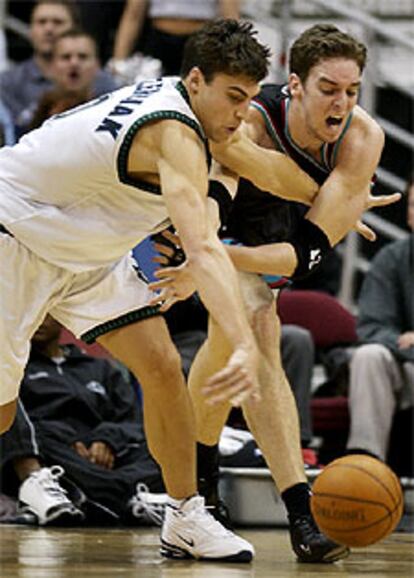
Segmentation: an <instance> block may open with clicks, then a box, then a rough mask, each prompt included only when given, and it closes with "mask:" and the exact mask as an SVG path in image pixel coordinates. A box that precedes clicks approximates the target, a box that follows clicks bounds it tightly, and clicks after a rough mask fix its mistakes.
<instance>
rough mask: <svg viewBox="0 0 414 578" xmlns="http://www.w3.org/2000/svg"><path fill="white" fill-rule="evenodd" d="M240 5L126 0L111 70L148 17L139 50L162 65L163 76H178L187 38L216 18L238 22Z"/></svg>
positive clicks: (228, 0) (212, 0) (217, 0)
mask: <svg viewBox="0 0 414 578" xmlns="http://www.w3.org/2000/svg"><path fill="white" fill-rule="evenodd" d="M239 4H240V2H239V0H174V1H171V0H168V1H167V0H127V1H126V3H125V9H124V11H123V14H122V16H121V20H120V22H119V26H118V30H117V32H116V36H115V42H114V53H113V58H112V61H111V67H112V69H113V70H114V71H115V72H117V70H120V69H122V68H123V61H124V60H125V59H126V58H127V57H128V56H131V54H132V52H133V51H134V49H135V46H136V44H137V42H138V40H139V38H140V35H141V33H142V31H143V27H144V22H145V18H146V16H148V18H149V30H148V32H147V35H146V38H145V39H144V40H143V42H142V51H143V52H144V54H147V55H149V56H152V57H154V58H157V59H158V60H160V61H161V62H162V65H163V74H164V75H176V74H179V72H180V68H181V60H182V56H183V50H184V45H185V43H186V41H187V38H188V37H189V35H190V34H192V33H193V32H195V31H196V30H198V29H199V28H201V27H202V26H203V24H204V23H205V22H207V21H208V20H212V19H214V18H216V17H222V18H235V19H238V18H239V14H240V11H239Z"/></svg>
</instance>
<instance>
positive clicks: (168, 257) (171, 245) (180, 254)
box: [151, 227, 185, 267]
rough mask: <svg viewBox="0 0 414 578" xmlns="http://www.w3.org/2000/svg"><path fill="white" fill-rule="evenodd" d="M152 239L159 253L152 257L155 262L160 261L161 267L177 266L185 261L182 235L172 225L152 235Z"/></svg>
mask: <svg viewBox="0 0 414 578" xmlns="http://www.w3.org/2000/svg"><path fill="white" fill-rule="evenodd" d="M151 240H152V242H153V244H154V249H155V250H156V251H157V253H158V254H157V255H156V256H155V257H153V259H152V261H153V262H154V263H158V264H159V265H161V267H177V266H178V265H181V264H182V263H183V262H184V261H185V253H184V251H183V249H182V245H181V241H180V237H179V236H178V235H177V233H176V232H175V231H174V230H173V229H172V228H171V227H170V228H168V229H165V230H164V231H161V233H157V234H156V235H152V237H151Z"/></svg>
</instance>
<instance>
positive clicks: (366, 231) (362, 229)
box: [354, 220, 377, 241]
mask: <svg viewBox="0 0 414 578" xmlns="http://www.w3.org/2000/svg"><path fill="white" fill-rule="evenodd" d="M354 230H355V231H356V232H357V233H359V234H360V235H361V237H364V239H366V240H367V241H376V239H377V234H376V233H375V231H374V230H373V229H371V227H368V225H367V224H365V223H363V222H362V221H361V220H358V221H357V223H356V225H355V227H354Z"/></svg>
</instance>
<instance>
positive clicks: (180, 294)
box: [149, 262, 196, 312]
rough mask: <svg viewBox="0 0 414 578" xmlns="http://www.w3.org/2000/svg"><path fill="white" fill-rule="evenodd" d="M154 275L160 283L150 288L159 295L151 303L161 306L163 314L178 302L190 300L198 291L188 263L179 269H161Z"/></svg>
mask: <svg viewBox="0 0 414 578" xmlns="http://www.w3.org/2000/svg"><path fill="white" fill-rule="evenodd" d="M154 275H155V276H156V277H157V279H159V281H154V282H152V283H150V285H149V287H150V289H152V290H153V291H159V293H158V295H156V296H155V297H154V298H153V299H152V300H151V301H150V305H161V307H160V311H162V312H164V311H167V310H168V309H169V308H170V307H171V306H172V305H174V303H177V301H184V300H185V299H188V297H190V296H191V295H192V294H193V293H194V292H195V291H196V286H195V284H194V281H193V277H192V276H191V274H190V272H189V270H188V265H187V262H184V263H183V264H182V265H180V266H179V267H165V268H163V269H159V270H158V271H155V273H154Z"/></svg>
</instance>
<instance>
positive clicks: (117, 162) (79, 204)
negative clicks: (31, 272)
mask: <svg viewBox="0 0 414 578" xmlns="http://www.w3.org/2000/svg"><path fill="white" fill-rule="evenodd" d="M158 119H159V120H162V119H176V120H179V121H181V122H184V123H186V124H187V125H189V126H190V127H192V128H193V129H194V130H195V131H196V132H197V133H198V134H199V135H200V138H203V132H202V128H201V125H200V123H199V122H198V120H197V118H196V117H195V115H194V113H193V112H192V110H191V108H190V106H189V104H188V102H187V100H186V94H185V89H184V87H183V85H182V84H181V83H180V82H179V79H178V78H172V77H171V78H164V79H158V80H151V81H144V82H141V83H139V84H138V85H136V86H128V87H125V88H121V89H120V90H117V91H115V92H112V93H110V94H107V95H104V96H102V97H100V98H98V99H96V100H94V101H91V102H89V103H86V104H84V105H82V106H79V107H77V108H75V109H72V110H70V111H67V112H65V113H63V114H60V115H56V116H55V117H53V118H51V119H49V120H48V121H46V123H44V124H43V125H42V126H41V127H40V128H39V129H37V130H34V131H32V132H30V133H28V134H27V135H25V136H24V137H23V138H22V139H21V140H20V142H19V143H18V144H17V145H15V146H14V147H4V148H3V149H1V150H0V223H1V224H3V225H4V226H5V227H6V228H7V229H8V230H9V231H10V232H11V233H12V234H13V235H14V236H15V237H16V238H17V239H18V240H19V241H20V242H22V243H23V244H25V245H26V246H27V247H29V248H30V249H31V250H32V251H33V252H34V253H36V254H37V255H39V256H40V257H42V258H44V259H45V260H47V261H48V262H51V263H54V264H56V265H58V266H61V267H64V268H66V269H69V270H71V271H74V272H80V271H87V270H91V269H95V268H98V267H102V266H105V265H107V264H108V263H110V262H113V261H115V260H117V259H119V258H120V257H121V256H122V255H124V254H125V253H127V252H128V251H129V250H130V249H132V248H133V247H134V246H135V245H136V244H137V243H138V242H140V241H141V240H142V239H144V238H145V237H147V236H148V235H149V234H151V233H153V232H157V231H159V230H161V229H162V228H163V227H164V226H166V225H167V224H168V222H169V221H168V214H167V210H166V207H165V203H164V200H163V197H162V195H161V194H160V189H159V187H157V186H155V185H150V184H148V183H145V182H137V181H134V182H132V180H131V179H130V178H129V177H128V175H127V159H128V153H129V148H130V145H131V143H132V140H133V138H134V136H135V135H136V133H137V131H138V130H139V129H140V128H141V127H142V126H143V125H144V124H145V123H147V122H150V121H154V120H158Z"/></svg>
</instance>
